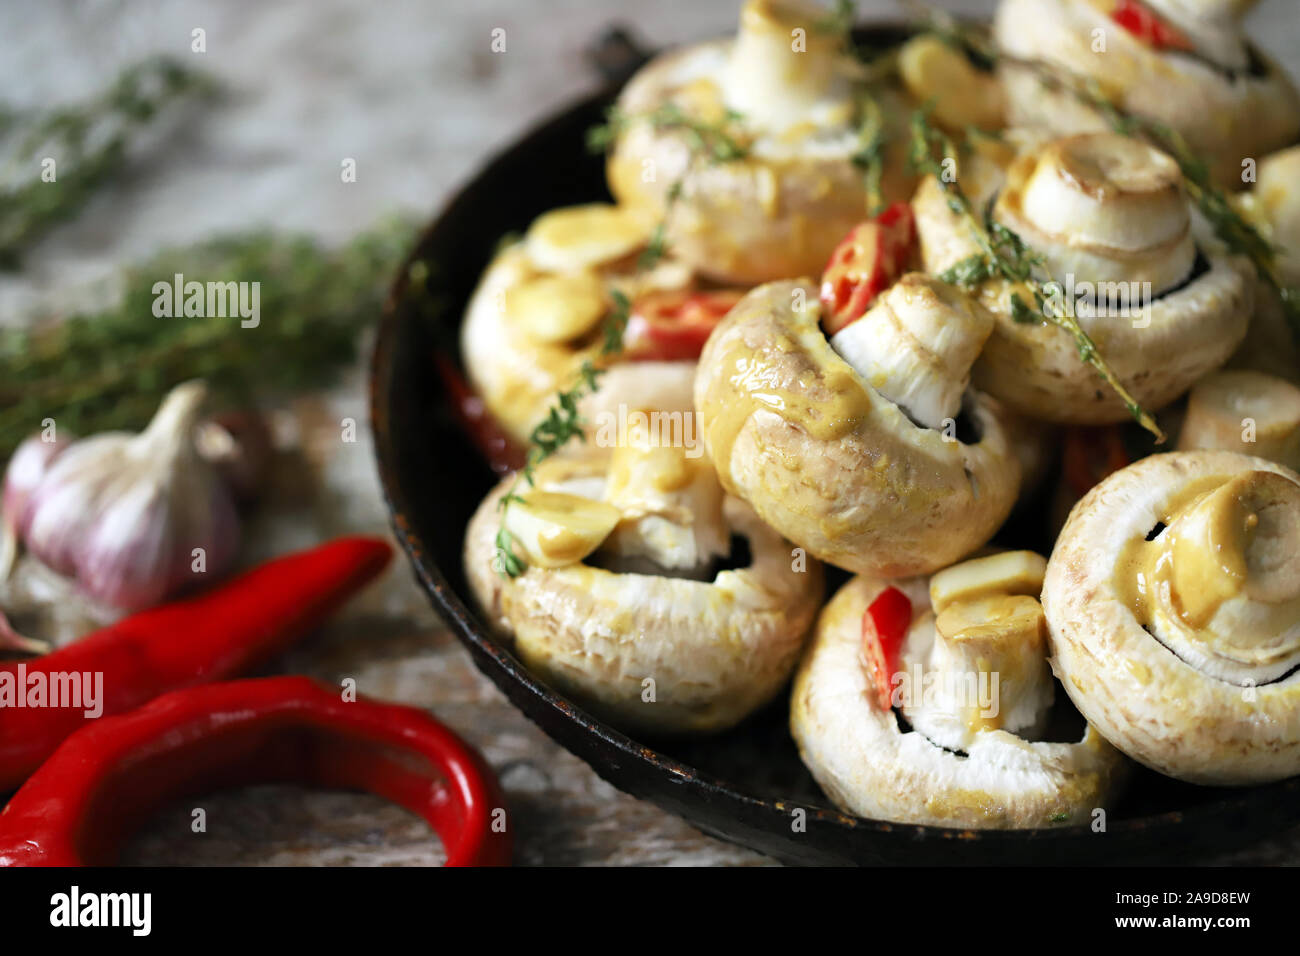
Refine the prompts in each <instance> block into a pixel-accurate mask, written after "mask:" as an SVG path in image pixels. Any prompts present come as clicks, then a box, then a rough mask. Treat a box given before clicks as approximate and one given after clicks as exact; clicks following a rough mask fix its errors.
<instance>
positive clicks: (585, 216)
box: [524, 203, 650, 272]
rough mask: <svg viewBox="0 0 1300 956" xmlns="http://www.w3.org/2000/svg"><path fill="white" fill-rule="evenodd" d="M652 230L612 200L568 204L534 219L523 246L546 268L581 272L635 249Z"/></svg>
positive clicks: (538, 264)
mask: <svg viewBox="0 0 1300 956" xmlns="http://www.w3.org/2000/svg"><path fill="white" fill-rule="evenodd" d="M649 238H650V232H649V229H648V228H647V226H646V224H645V223H643V222H642V221H641V220H640V219H639V218H638V217H637V216H636V215H635V214H634V213H632V212H630V211H629V210H626V209H623V208H621V207H619V206H614V205H611V204H609V203H589V204H587V205H584V206H568V207H565V208H563V209H555V210H552V211H551V212H548V213H544V214H543V215H541V216H538V217H537V218H536V219H535V220H533V224H532V225H531V226H529V228H528V232H527V234H526V235H525V236H524V249H525V250H526V251H527V254H528V258H529V259H530V260H532V263H533V265H534V266H536V267H537V268H538V269H541V270H543V271H547V272H581V271H583V270H585V269H591V268H594V267H595V266H599V265H602V264H604V263H606V262H613V261H614V260H615V259H621V258H623V257H624V256H626V255H628V254H630V253H632V252H635V251H636V250H637V249H638V248H639V247H641V246H642V245H644V244H645V243H646V241H647V240H648V239H649Z"/></svg>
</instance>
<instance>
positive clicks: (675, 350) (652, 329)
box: [623, 289, 745, 362]
mask: <svg viewBox="0 0 1300 956" xmlns="http://www.w3.org/2000/svg"><path fill="white" fill-rule="evenodd" d="M744 295H745V293H744V291H743V290H741V289H718V290H715V291H709V292H680V291H673V292H668V291H660V292H650V293H647V294H646V295H643V296H641V297H640V298H638V299H637V300H636V302H635V303H633V305H632V314H631V315H630V316H629V317H628V321H627V329H626V331H624V333H623V357H624V358H626V359H628V360H629V361H633V362H636V361H661V362H673V361H691V360H694V359H697V358H699V357H700V352H702V351H703V350H704V343H705V342H707V341H708V340H709V335H710V334H711V333H712V332H713V330H714V329H715V328H717V326H718V323H719V322H721V321H722V319H723V316H725V315H726V314H727V313H728V312H730V311H731V307H732V306H734V305H735V304H736V303H737V302H739V301H740V300H741V298H742V297H743V296H744Z"/></svg>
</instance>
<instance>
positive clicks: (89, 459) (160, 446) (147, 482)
mask: <svg viewBox="0 0 1300 956" xmlns="http://www.w3.org/2000/svg"><path fill="white" fill-rule="evenodd" d="M205 394H206V390H205V389H204V388H203V386H202V385H201V384H200V383H186V384H183V385H179V386H177V387H176V388H175V389H174V390H173V391H172V392H171V394H169V395H168V397H167V398H166V399H165V400H164V402H163V404H162V406H161V407H160V408H159V410H158V412H157V414H156V415H155V416H154V419H153V421H152V422H151V423H150V424H149V427H148V428H147V429H146V430H145V431H143V432H141V433H140V434H138V435H134V434H128V433H122V432H110V433H106V434H102V435H96V436H94V437H91V438H86V439H82V440H81V441H78V442H74V443H73V444H72V445H71V446H69V447H68V448H67V449H66V450H65V451H63V452H62V453H61V454H60V455H59V456H58V457H57V458H56V459H54V460H53V462H52V463H51V464H50V465H49V467H48V468H47V469H46V471H45V473H44V475H43V476H42V477H41V479H40V481H38V482H37V484H36V485H35V487H34V488H32V490H31V491H30V492H29V493H28V499H27V505H26V508H25V514H24V524H23V537H24V540H25V543H26V545H27V548H28V549H29V550H30V551H31V553H32V554H33V555H35V556H36V557H37V558H39V559H40V560H41V561H42V562H44V563H45V564H46V565H48V566H49V567H50V568H52V569H53V570H54V571H56V572H58V573H60V574H63V575H66V576H68V577H71V578H73V579H74V580H75V581H76V583H77V585H78V587H79V588H80V589H81V590H82V591H84V592H85V593H86V594H87V595H88V596H90V597H91V598H93V599H95V600H97V601H100V602H103V603H105V604H109V605H112V606H113V607H117V608H120V609H122V610H125V611H135V610H140V609H143V608H147V607H152V606H154V605H156V604H159V603H161V602H162V601H164V600H166V599H167V598H169V597H171V596H172V595H173V594H175V593H176V592H178V591H180V590H182V589H184V588H185V587H186V586H188V585H190V584H193V583H200V582H207V581H213V580H216V579H218V578H219V577H220V576H221V575H222V574H223V573H224V572H225V571H226V570H228V569H229V567H230V566H231V564H232V563H233V561H234V559H235V557H236V553H237V552H238V549H239V537H240V533H239V532H240V522H239V517H238V514H237V512H236V509H235V502H234V498H233V496H232V494H231V492H230V489H229V488H228V487H227V486H226V483H225V482H224V481H223V480H222V479H221V477H220V476H219V475H218V473H217V471H216V469H214V468H213V466H212V465H211V464H209V463H208V462H207V461H205V460H204V459H203V457H202V456H201V455H200V454H199V452H198V450H197V448H196V447H195V442H194V431H195V426H196V424H197V421H198V415H199V410H200V407H201V405H202V402H203V399H204V397H205Z"/></svg>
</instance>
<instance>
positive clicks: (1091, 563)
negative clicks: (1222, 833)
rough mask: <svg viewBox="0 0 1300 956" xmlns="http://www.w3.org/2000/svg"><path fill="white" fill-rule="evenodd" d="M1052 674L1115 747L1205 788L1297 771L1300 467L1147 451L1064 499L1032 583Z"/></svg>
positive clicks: (1226, 455)
mask: <svg viewBox="0 0 1300 956" xmlns="http://www.w3.org/2000/svg"><path fill="white" fill-rule="evenodd" d="M1043 606H1044V609H1045V610H1046V613H1047V622H1048V627H1049V633H1050V639H1051V642H1052V649H1053V652H1054V654H1055V663H1054V666H1055V668H1056V671H1057V674H1058V676H1060V678H1061V681H1062V684H1063V685H1064V686H1065V688H1066V690H1067V692H1068V693H1069V694H1070V697H1071V699H1072V700H1073V701H1074V702H1075V705H1076V706H1077V707H1078V708H1079V710H1080V711H1081V712H1082V713H1083V714H1084V716H1085V717H1087V718H1088V720H1090V721H1091V722H1092V723H1094V724H1095V725H1096V726H1097V728H1098V729H1099V730H1100V731H1101V733H1102V734H1104V735H1105V737H1106V738H1107V739H1108V740H1110V741H1111V742H1112V743H1113V744H1115V746H1117V747H1119V748H1120V749H1121V750H1123V751H1124V752H1125V753H1127V754H1128V755H1129V756H1131V757H1133V758H1134V759H1136V760H1139V761H1141V762H1142V763H1144V764H1146V765H1147V766H1150V767H1152V768H1154V769H1156V770H1159V771H1160V772H1161V773H1165V774H1168V775H1170V776H1173V777H1177V778H1179V779H1182V780H1188V781H1191V782H1194V783H1206V784H1248V783H1261V782H1265V781H1269V780H1278V779H1281V778H1283V777H1288V776H1291V775H1292V774H1295V773H1298V772H1300V475H1297V474H1296V473H1295V472H1293V471H1290V470H1289V469H1287V468H1284V467H1282V466H1281V465H1276V464H1273V463H1272V462H1268V461H1265V460H1263V459H1261V458H1250V457H1247V456H1244V455H1239V454H1235V453H1233V452H1225V451H1190V452H1173V453H1169V454H1164V455H1155V456H1152V457H1150V458H1145V459H1142V460H1141V461H1139V462H1137V463H1135V464H1133V465H1130V466H1129V467H1128V468H1125V469H1122V470H1121V471H1119V472H1117V473H1115V474H1114V475H1112V476H1111V477H1109V478H1107V479H1106V480H1105V481H1103V482H1102V483H1101V484H1100V485H1098V486H1097V487H1096V488H1094V489H1093V490H1092V491H1091V492H1090V493H1089V494H1088V495H1087V496H1085V497H1084V498H1083V500H1082V501H1080V502H1079V504H1078V505H1077V506H1076V507H1075V509H1074V511H1073V512H1072V513H1071V515H1070V520H1069V521H1068V522H1067V523H1066V526H1065V528H1064V530H1062V532H1061V536H1060V538H1059V539H1058V541H1057V544H1056V548H1055V550H1054V552H1053V553H1052V557H1051V559H1050V561H1049V562H1048V568H1047V577H1046V581H1045V584H1044V588H1043Z"/></svg>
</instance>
